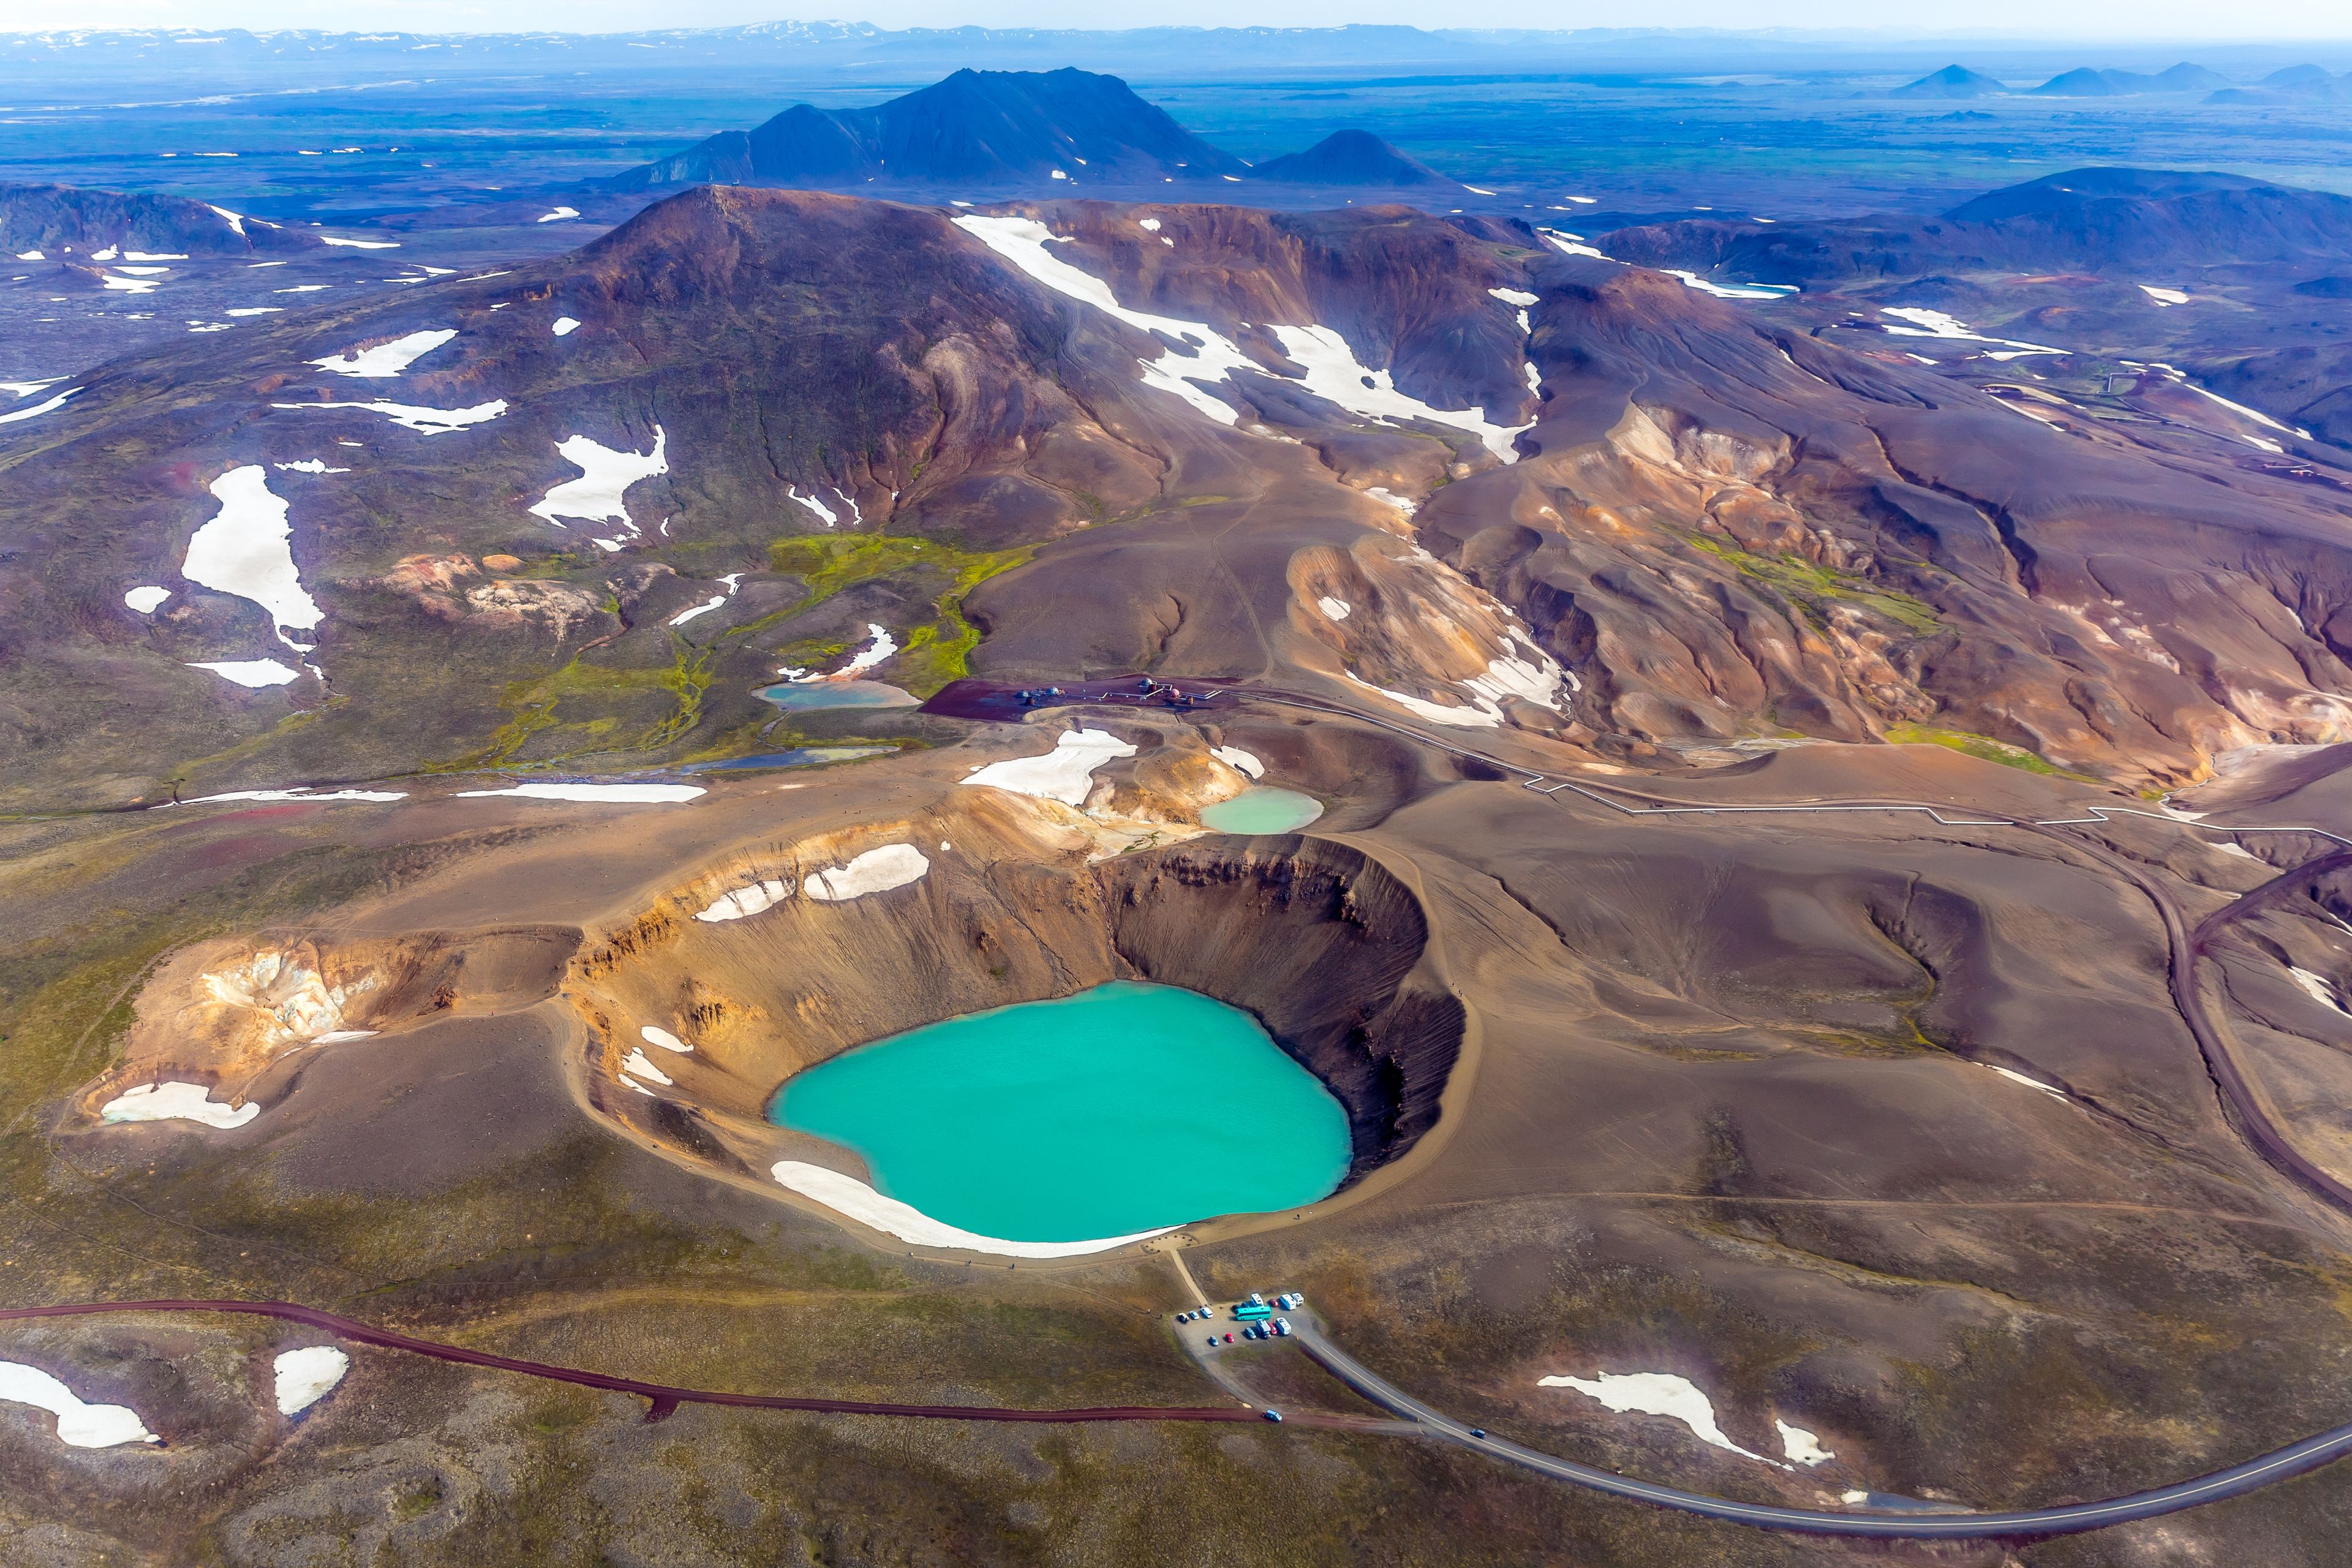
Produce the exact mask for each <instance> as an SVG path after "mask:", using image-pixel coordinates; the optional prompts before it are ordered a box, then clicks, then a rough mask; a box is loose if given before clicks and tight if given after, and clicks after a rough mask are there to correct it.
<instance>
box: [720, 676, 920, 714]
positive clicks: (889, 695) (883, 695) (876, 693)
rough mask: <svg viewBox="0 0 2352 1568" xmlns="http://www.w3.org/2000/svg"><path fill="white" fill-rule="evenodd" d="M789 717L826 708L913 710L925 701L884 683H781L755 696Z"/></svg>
mask: <svg viewBox="0 0 2352 1568" xmlns="http://www.w3.org/2000/svg"><path fill="white" fill-rule="evenodd" d="M752 695H753V696H755V697H762V698H765V699H766V700H769V701H771V702H772V703H774V704H775V705H776V706H777V707H779V708H781V709H782V710H784V711H785V712H787V713H808V712H814V711H815V710H818V709H824V708H912V707H915V706H916V705H917V704H918V703H919V702H920V701H921V699H920V698H919V697H917V696H916V695H915V694H914V693H913V692H911V691H901V690H900V689H898V688H897V687H895V686H892V685H890V684H889V683H888V682H887V681H881V680H807V681H782V682H780V683H778V684H777V685H774V686H762V687H761V688H760V689H759V690H758V691H756V692H754V693H752Z"/></svg>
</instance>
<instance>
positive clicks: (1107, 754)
mask: <svg viewBox="0 0 2352 1568" xmlns="http://www.w3.org/2000/svg"><path fill="white" fill-rule="evenodd" d="M1133 755H1135V748H1134V747H1133V746H1132V745H1130V744H1129V743H1128V742H1125V741H1122V740H1120V739H1119V738H1118V736H1117V735H1114V734H1112V733H1111V732H1110V731H1108V730H1065V731H1062V733H1061V734H1059V735H1057V736H1056V737H1055V740H1054V749H1053V750H1052V751H1050V752H1045V754H1044V755H1043V756H1036V757H1012V758H1008V759H1007V760H1005V761H1003V762H1001V763H989V764H988V765H987V766H986V767H983V768H982V769H980V770H979V771H977V772H975V773H971V774H970V775H968V776H967V777H965V778H964V779H963V780H961V782H962V783H964V784H986V785H987V786H989V787H990V788H992V789H1002V790H1010V791H1012V792H1013V794H1015V795H1035V796H1037V797H1038V798H1039V799H1041V800H1058V801H1060V802H1061V803H1062V804H1063V805H1083V804H1084V803H1085V801H1086V798H1087V791H1088V790H1089V789H1091V788H1093V787H1094V771H1095V770H1096V769H1097V768H1098V767H1100V766H1102V765H1103V764H1104V763H1108V762H1109V761H1111V760H1112V759H1113V758H1115V757H1131V756H1133Z"/></svg>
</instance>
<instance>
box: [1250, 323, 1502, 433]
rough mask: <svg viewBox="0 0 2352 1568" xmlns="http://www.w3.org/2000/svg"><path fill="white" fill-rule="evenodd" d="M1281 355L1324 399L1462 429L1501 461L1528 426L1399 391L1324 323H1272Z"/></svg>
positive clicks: (1376, 415) (1353, 410)
mask: <svg viewBox="0 0 2352 1568" xmlns="http://www.w3.org/2000/svg"><path fill="white" fill-rule="evenodd" d="M1274 335H1275V337H1276V340H1277V341H1278V342H1280V343H1281V344H1282V352H1283V353H1284V355H1285V356H1286V357H1287V358H1289V359H1291V360H1294V361H1296V362H1297V363H1299V364H1300V365H1303V366H1305V367H1306V371H1307V375H1306V378H1305V380H1304V382H1303V384H1304V385H1305V386H1306V388H1307V391H1309V392H1311V393H1313V394H1314V395H1316V396H1318V397H1320V398H1322V399H1323V400H1324V401H1325V402H1327V403H1335V404H1337V405H1339V406H1340V407H1342V408H1344V409H1346V410H1348V412H1349V413H1350V414H1360V415H1362V416H1365V417H1367V418H1371V419H1381V420H1392V419H1426V420H1429V421H1431V422H1432V423H1434V424H1438V425H1449V426H1454V428H1456V429H1461V430H1467V431H1470V432H1471V433H1472V434H1474V435H1475V436H1476V437H1478V439H1479V440H1480V441H1482V442H1484V443H1486V448H1487V450H1489V451H1491V452H1493V453H1494V454H1495V456H1496V457H1497V458H1501V459H1502V460H1503V461H1505V462H1506V463H1508V462H1514V461H1517V458H1518V453H1517V450H1516V449H1515V448H1514V447H1513V446H1512V442H1513V441H1514V440H1515V439H1516V438H1517V436H1518V434H1519V432H1520V431H1522V430H1526V429H1529V428H1531V427H1532V422H1531V423H1530V424H1529V425H1509V426H1504V425H1496V424H1493V423H1491V422H1489V421H1488V420H1487V419H1486V416H1485V415H1484V414H1483V412H1481V411H1479V410H1475V409H1472V410H1461V409H1444V408H1438V407H1435V406H1433V405H1430V404H1427V403H1423V401H1422V400H1421V399H1420V398H1418V397H1413V396H1411V395H1408V394H1405V393H1402V392H1399V391H1398V390H1397V389H1396V382H1395V380H1394V378H1393V377H1392V376H1391V374H1390V373H1389V372H1387V371H1384V370H1381V371H1376V370H1373V369H1372V368H1371V367H1370V366H1369V365H1366V364H1365V363H1362V362H1361V361H1360V360H1359V359H1357V358H1356V352H1355V350H1353V349H1352V348H1350V347H1349V345H1348V340H1347V339H1345V338H1343V337H1341V336H1340V335H1339V333H1338V332H1336V331H1333V330H1332V329H1330V328H1329V327H1279V326H1278V327H1276V328H1274Z"/></svg>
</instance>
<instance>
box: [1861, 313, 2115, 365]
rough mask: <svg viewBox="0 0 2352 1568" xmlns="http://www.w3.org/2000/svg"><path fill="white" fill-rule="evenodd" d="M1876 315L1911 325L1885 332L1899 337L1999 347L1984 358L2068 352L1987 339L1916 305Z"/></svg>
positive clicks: (2048, 347)
mask: <svg viewBox="0 0 2352 1568" xmlns="http://www.w3.org/2000/svg"><path fill="white" fill-rule="evenodd" d="M1878 313H1879V314H1880V315H1882V316H1893V317H1894V318H1895V320H1896V321H1906V322H1909V323H1910V324H1909V325H1907V326H1900V327H1888V328H1887V329H1886V330H1887V331H1890V332H1893V333H1894V334H1895V336H1896V337H1899V338H1946V339H1951V340H1954V341H1958V342H1972V343H1998V344H2000V348H1998V349H1993V350H1989V351H1988V352H1987V353H1986V354H1985V357H1986V358H1987V359H2021V358H2023V357H2024V356H2025V355H2027V354H2063V353H2069V352H2070V351H2068V350H2066V349H2053V348H2052V347H2051V346H2050V345H2049V344H2047V343H2026V342H2017V341H2016V340H2014V339H2012V338H1989V337H1987V336H1985V335H1984V334H1983V333H1982V332H1979V331H1976V330H1975V329H1974V328H1972V327H1970V326H1969V324H1968V323H1967V322H1966V321H1960V320H1958V318H1957V317H1954V316H1950V315H1947V314H1946V313H1945V312H1943V311H1941V310H1927V309H1924V308H1922V307H1919V306H1913V305H1889V306H1887V307H1886V308H1885V309H1884V310H1880V311H1879V312H1878Z"/></svg>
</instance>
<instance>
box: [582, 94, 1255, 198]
mask: <svg viewBox="0 0 2352 1568" xmlns="http://www.w3.org/2000/svg"><path fill="white" fill-rule="evenodd" d="M1246 168H1247V165H1245V164H1244V163H1242V162H1241V161H1240V160H1239V159H1237V158H1234V157H1233V156H1232V155H1230V154H1228V153H1224V152H1222V151H1220V150H1219V149H1218V148H1216V147H1214V146H1213V145H1211V144H1210V143H1209V142H1204V141H1202V139H1201V138H1200V137H1198V136H1195V135H1193V134H1192V132H1189V131H1186V130H1185V129H1184V128H1183V127H1182V126H1181V125H1179V124H1177V123H1176V121H1173V120H1171V118H1169V116H1168V113H1167V111H1166V110H1162V109H1160V108H1158V107H1156V106H1155V105H1153V104H1150V103H1147V102H1145V101H1144V100H1142V99H1140V98H1139V97H1137V96H1136V94H1135V92H1134V90H1133V89H1130V88H1129V86H1128V85H1127V83H1126V82H1124V81H1122V80H1120V79H1118V77H1115V76H1104V75H1100V74H1097V73H1096V72H1093V71H1083V70H1078V69H1076V68H1071V67H1064V68H1062V69H1059V70H1052V71H983V70H974V69H971V68H969V67H967V68H964V69H961V70H958V71H956V72H954V73H952V74H951V75H950V76H948V77H946V78H944V79H941V80H939V81H936V82H933V83H932V84H931V85H930V86H929V87H926V88H921V89H918V90H916V91H914V92H910V93H908V94H906V95H904V96H903V97H899V98H894V99H892V100H889V101H888V102H887V103H881V104H877V105H875V106H873V107H872V108H868V109H850V110H822V109H817V108H814V107H813V106H811V105H809V104H805V103H799V104H794V105H793V106H792V107H791V108H790V109H787V110H784V111H783V112H782V113H781V114H779V115H777V116H776V117H775V118H774V119H772V120H770V121H768V122H767V123H765V124H763V125H761V126H758V127H756V128H755V129H753V130H751V131H748V132H747V131H727V132H720V133H719V134H718V135H716V136H712V137H710V138H709V139H707V140H706V141H704V142H701V143H699V144H698V145H697V146H694V147H691V148H689V149H688V150H687V151H686V152H684V153H678V154H677V155H676V156H674V157H669V158H664V159H661V160H659V161H657V162H656V163H648V164H646V165H645V166H643V167H642V168H638V169H635V170H632V171H630V172H629V173H628V174H624V175H622V176H621V177H620V179H619V180H617V181H615V182H614V184H617V185H619V186H620V187H622V188H624V189H645V188H647V187H653V186H662V185H678V184H766V185H794V184H814V185H864V184H892V185H910V184H913V185H958V186H964V187H969V188H971V189H975V190H979V189H987V188H992V187H994V188H1002V187H1005V186H1010V185H1024V186H1034V185H1037V184H1042V183H1044V182H1045V181H1046V180H1049V179H1054V180H1066V181H1068V182H1069V183H1071V184H1074V185H1079V186H1084V185H1087V184H1096V185H1101V184H1112V185H1116V184H1159V183H1165V182H1168V181H1171V180H1181V179H1207V178H1213V177H1215V176H1219V175H1225V174H1230V175H1233V176H1234V177H1235V178H1239V177H1240V176H1241V175H1242V174H1244V171H1245V170H1246Z"/></svg>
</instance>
